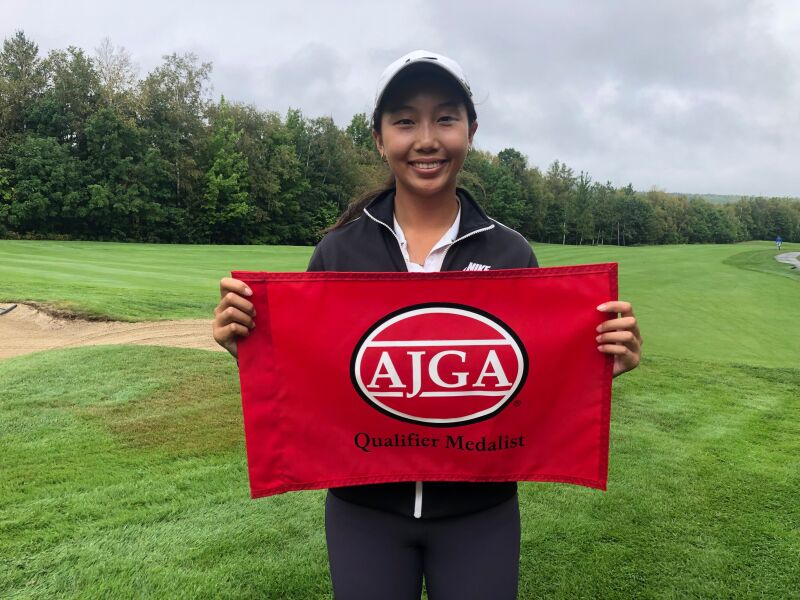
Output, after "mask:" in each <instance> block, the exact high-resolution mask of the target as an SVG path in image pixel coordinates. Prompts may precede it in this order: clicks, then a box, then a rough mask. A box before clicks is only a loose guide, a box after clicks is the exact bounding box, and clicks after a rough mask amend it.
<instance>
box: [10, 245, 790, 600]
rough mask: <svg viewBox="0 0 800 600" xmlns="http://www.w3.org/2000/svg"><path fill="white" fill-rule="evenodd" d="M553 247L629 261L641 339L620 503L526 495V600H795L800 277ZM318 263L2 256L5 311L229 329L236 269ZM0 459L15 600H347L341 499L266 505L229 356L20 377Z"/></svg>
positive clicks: (553, 261)
mask: <svg viewBox="0 0 800 600" xmlns="http://www.w3.org/2000/svg"><path fill="white" fill-rule="evenodd" d="M26 244H32V246H30V248H33V250H28V249H26ZM9 248H10V249H9ZM793 250H799V251H800V246H798V247H796V248H793V247H792V245H789V247H788V248H787V245H784V249H783V251H787V252H790V251H793ZM536 252H537V255H538V257H539V260H540V263H541V264H542V265H543V266H551V265H557V264H578V263H591V262H601V261H617V262H619V263H620V284H621V291H620V296H621V297H623V298H626V299H631V300H632V301H633V302H634V306H635V307H636V311H637V315H638V316H639V318H640V322H641V325H642V331H643V334H644V337H645V340H646V342H645V348H644V349H645V355H644V356H645V358H644V362H643V364H642V365H641V367H640V368H639V369H637V370H636V371H634V372H632V373H629V374H627V375H625V376H623V377H621V378H619V379H617V380H615V383H614V405H613V414H612V427H611V429H612V431H611V455H610V473H609V490H608V492H606V493H601V492H597V491H594V490H588V489H584V488H580V487H576V486H567V485H556V484H531V483H524V484H520V501H521V505H522V515H523V516H522V518H523V541H522V558H521V583H520V585H521V588H520V597H521V598H538V597H554V598H633V597H647V598H684V597H698V598H752V597H763V598H792V597H797V598H800V502H799V501H798V498H799V497H800V368H798V361H797V358H798V356H800V352H798V338H800V335H798V334H800V327H799V326H798V324H797V299H798V298H799V297H800V296H799V295H798V292H800V281H798V279H799V278H797V277H795V272H790V273H789V275H788V276H787V275H786V272H788V271H789V269H790V268H789V266H788V265H779V264H778V263H775V265H776V266H777V270H775V271H774V272H773V265H772V263H774V262H775V261H774V260H773V258H772V256H774V246H771V245H770V244H768V243H766V242H762V243H754V244H745V245H736V246H677V247H643V248H614V247H605V248H575V247H562V246H547V245H536ZM309 254H310V249H306V248H268V247H241V246H239V247H203V246H197V247H192V246H177V247H173V246H166V247H165V246H137V245H124V244H83V243H79V244H76V245H75V247H74V248H73V247H72V244H69V243H46V242H0V300H23V299H35V300H38V301H48V302H53V303H56V304H60V305H61V306H62V307H63V306H64V304H63V303H64V302H66V303H68V304H67V305H68V306H71V307H73V308H78V309H79V310H86V311H89V312H95V314H106V315H112V316H115V317H119V318H126V319H142V318H144V319H150V318H162V317H163V315H164V314H168V316H169V317H170V318H173V317H175V316H191V317H203V316H210V311H211V308H213V305H214V304H215V302H216V296H217V293H216V285H217V280H218V278H219V277H220V276H222V275H223V274H225V273H226V272H227V271H229V270H231V269H239V268H243V269H266V270H300V269H303V268H304V267H305V264H306V262H307V260H308V256H309ZM21 255H28V256H38V259H37V260H35V261H34V262H33V263H32V265H34V266H32V265H31V264H29V266H28V267H27V268H23V267H22V266H21V265H20V264H19V262H18V259H16V258H13V257H16V256H21ZM81 255H83V258H81ZM147 255H150V257H151V261H150V263H147V262H146V261H143V258H144V257H146V256H147ZM9 257H12V258H9ZM59 260H63V261H65V262H63V263H59V262H58V261H59ZM770 261H772V262H770ZM51 262H52V263H53V266H52V267H48V265H49V264H50V263H51ZM58 264H60V265H61V266H60V267H59V266H57V265H58ZM9 265H11V266H9ZM148 265H149V266H148ZM155 265H157V267H156V266H155ZM69 269H72V272H73V273H83V276H82V277H78V276H76V275H73V276H66V275H64V273H65V272H67V271H68V270H69ZM103 269H107V271H105V272H103ZM171 269H172V273H171V274H170V270H171ZM154 274H158V276H155V275H154ZM192 274H194V275H192ZM21 280H25V283H24V284H23V283H20V281H21ZM153 282H155V283H153ZM169 282H172V283H171V284H172V286H173V288H172V291H173V292H174V295H166V296H165V295H162V293H161V288H162V287H163V286H164V285H166V284H167V283H169ZM25 286H28V288H27V289H28V291H27V292H26V293H27V294H28V296H25V297H23V296H19V295H16V294H17V293H18V292H19V290H21V289H23V288H25ZM59 286H60V287H59ZM87 286H88V288H89V289H87ZM118 286H119V287H118ZM208 287H210V289H206V288H208ZM179 290H183V292H184V293H183V294H181V293H180V291H179ZM94 298H98V299H99V300H98V303H97V304H95V305H90V303H91V302H92V301H93V299H94ZM173 305H179V306H180V307H182V308H181V309H180V310H181V311H184V312H182V313H180V314H176V313H168V312H167V311H169V310H172V308H170V307H172V306H173ZM179 312H180V311H179ZM163 318H166V317H163ZM0 343H2V340H0ZM0 453H2V457H3V460H2V469H1V470H0V597H5V596H9V597H15V598H17V597H18V598H40V597H49V596H57V597H90V598H94V597H113V598H117V597H120V598H127V597H143V598H257V597H258V598H329V597H330V593H331V592H330V583H329V580H328V572H327V563H326V554H325V544H324V528H323V506H322V501H323V497H324V493H321V492H299V493H291V494H284V495H282V496H277V497H273V498H267V499H260V500H257V501H252V500H249V495H248V487H247V472H246V460H245V454H244V436H243V432H242V423H241V408H240V400H239V391H238V381H237V375H236V370H235V364H234V363H233V361H232V360H230V359H229V357H227V356H225V355H218V354H214V353H208V352H203V351H192V350H180V349H170V348H145V347H122V346H117V347H95V348H78V349H71V350H62V351H51V352H44V353H39V354H35V355H29V356H22V357H17V358H14V359H8V360H5V361H1V362H0ZM478 542H479V541H478Z"/></svg>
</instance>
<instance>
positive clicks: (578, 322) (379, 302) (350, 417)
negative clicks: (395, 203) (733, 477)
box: [232, 263, 617, 498]
mask: <svg viewBox="0 0 800 600" xmlns="http://www.w3.org/2000/svg"><path fill="white" fill-rule="evenodd" d="M232 275H233V277H235V278H237V279H241V280H243V281H245V282H246V283H247V284H248V285H249V286H250V288H251V289H252V290H253V295H252V297H251V298H250V300H251V301H252V302H253V304H254V305H255V309H256V313H257V317H256V324H257V326H256V328H255V329H253V330H252V331H251V333H250V336H249V337H248V338H245V339H243V340H241V341H240V343H239V372H240V381H241V389H242V403H243V410H244V423H245V437H246V444H247V462H248V470H249V475H250V487H251V492H252V496H253V497H254V498H257V497H260V496H268V495H272V494H278V493H282V492H286V491H290V490H300V489H316V488H328V487H338V486H345V485H359V484H368V483H385V482H393V481H558V482H566V483H574V484H579V485H585V486H589V487H594V488H600V489H605V488H606V480H607V473H608V429H609V414H610V403H611V376H612V370H613V359H612V357H610V356H608V355H605V354H603V353H601V352H599V351H598V350H597V343H596V341H595V337H596V335H597V333H596V331H595V328H596V327H597V325H599V324H600V323H601V322H602V321H603V320H604V319H606V318H607V317H606V316H605V315H604V314H603V313H600V312H599V311H598V310H597V308H596V307H597V305H599V304H600V303H602V302H606V301H608V300H614V299H616V297H617V265H616V264H614V263H608V264H599V265H581V266H574V267H554V268H542V269H512V270H498V271H455V272H442V273H333V272H314V273H252V272H234V273H233V274H232Z"/></svg>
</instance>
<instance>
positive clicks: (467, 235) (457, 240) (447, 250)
mask: <svg viewBox="0 0 800 600" xmlns="http://www.w3.org/2000/svg"><path fill="white" fill-rule="evenodd" d="M490 229H494V225H489V226H488V227H484V228H483V229H476V230H475V231H470V232H469V233H467V234H464V235H462V236H461V237H460V238H456V239H454V240H453V241H452V242H450V245H449V246H448V247H447V248H446V249H445V251H444V255H443V256H442V266H443V267H444V261H445V259H446V258H447V253H448V252H450V248H452V247H453V246H455V245H456V244H457V243H458V242H460V241H461V240H465V239H467V238H468V237H470V236H473V235H475V234H476V233H481V232H484V231H489V230H490ZM392 233H394V232H392Z"/></svg>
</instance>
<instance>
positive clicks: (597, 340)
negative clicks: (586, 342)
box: [594, 335, 601, 343]
mask: <svg viewBox="0 0 800 600" xmlns="http://www.w3.org/2000/svg"><path fill="white" fill-rule="evenodd" d="M600 337H601V336H599V335H598V336H597V337H596V338H594V341H595V342H598V343H599V342H600Z"/></svg>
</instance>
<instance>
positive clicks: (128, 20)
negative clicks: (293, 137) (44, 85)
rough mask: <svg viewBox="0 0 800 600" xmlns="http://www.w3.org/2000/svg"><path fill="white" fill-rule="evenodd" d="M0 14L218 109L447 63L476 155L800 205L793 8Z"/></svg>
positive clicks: (569, 2)
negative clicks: (119, 53) (471, 125)
mask: <svg viewBox="0 0 800 600" xmlns="http://www.w3.org/2000/svg"><path fill="white" fill-rule="evenodd" d="M343 6H344V5H342V4H341V3H333V2H323V1H321V0H320V1H313V2H312V1H305V2H297V3H274V2H270V3H267V4H264V3H255V2H252V3H249V2H231V3H226V4H224V5H223V4H221V3H212V2H207V1H203V0H200V1H197V2H187V1H185V0H182V1H181V2H170V3H164V2H160V3H156V2H153V1H152V0H143V1H141V2H138V3H137V4H136V5H135V6H134V5H125V4H123V5H114V4H103V3H100V2H98V1H94V0H81V1H76V2H71V3H67V4H63V3H61V4H54V3H37V2H3V3H2V6H0V8H1V9H2V11H3V14H4V17H8V18H4V23H3V25H2V26H0V32H1V33H2V34H3V35H4V37H5V36H8V35H10V34H11V33H12V32H13V30H14V29H18V28H22V29H24V30H25V31H26V32H27V33H28V35H29V36H30V37H32V38H33V39H34V40H35V41H37V42H38V43H39V44H40V47H41V49H42V50H43V51H46V50H48V49H50V48H58V47H62V48H63V47H66V46H67V45H69V44H74V45H77V46H80V47H83V48H85V49H87V50H91V49H93V48H94V47H95V46H97V44H98V43H99V42H100V40H101V39H102V38H103V37H105V36H110V37H111V38H112V41H113V42H114V43H115V44H121V45H124V46H126V47H127V48H128V50H129V51H130V52H131V54H132V55H133V58H134V59H135V60H136V61H137V62H138V63H139V64H140V66H141V74H142V75H144V74H145V73H146V72H147V71H148V70H150V69H152V68H153V67H154V66H155V65H156V64H157V63H158V61H159V60H160V56H161V55H162V54H166V53H171V52H184V51H193V52H195V53H196V54H198V56H199V57H200V58H201V59H202V60H210V61H212V62H213V63H214V72H213V75H212V79H213V83H214V90H215V94H216V95H219V94H225V96H226V97H227V98H229V99H231V100H238V101H244V102H249V103H253V104H255V105H256V106H258V107H259V108H262V109H265V110H266V109H269V110H277V111H278V112H281V113H284V112H285V111H286V109H287V108H288V107H290V106H292V107H296V108H300V109H302V110H303V112H304V113H305V114H306V115H307V116H310V117H315V116H320V115H332V116H333V117H334V118H335V119H336V121H337V122H338V123H339V124H340V125H344V124H346V123H347V122H348V121H349V119H350V117H351V116H352V114H354V113H355V112H362V111H363V112H368V111H369V110H370V108H371V102H372V97H373V94H374V85H375V82H376V81H377V78H378V76H379V75H380V72H381V71H382V69H383V68H384V66H385V65H387V64H388V63H389V62H391V61H392V60H394V59H395V58H397V57H398V56H400V55H402V54H403V53H405V52H407V51H409V50H411V49H415V48H425V49H428V50H433V51H437V52H441V53H443V54H447V55H449V56H452V57H453V58H455V59H456V60H458V61H459V62H460V63H461V64H462V65H463V66H464V68H465V70H466V71H467V74H468V76H469V77H470V80H471V83H472V85H473V89H474V90H475V93H476V98H477V100H478V101H479V105H478V114H479V121H480V128H479V132H478V136H477V138H476V142H477V145H478V146H479V147H483V148H486V149H489V150H492V151H494V152H497V151H499V150H500V149H502V148H504V147H508V146H513V147H515V148H518V149H519V150H521V151H522V152H524V153H525V154H527V155H528V156H529V158H530V160H531V163H532V164H535V165H537V166H539V167H541V168H546V167H547V166H548V164H549V163H551V162H552V161H553V160H555V159H559V160H562V161H565V162H566V163H567V164H569V165H570V166H572V167H573V168H574V169H576V170H587V171H589V172H590V173H591V174H592V176H593V177H594V178H595V179H599V180H603V181H605V180H611V181H612V182H613V183H614V184H616V185H625V184H627V183H628V182H631V183H633V184H634V186H635V187H637V188H639V189H648V188H650V187H652V186H656V187H659V188H662V189H668V190H675V191H688V192H713V193H731V194H765V195H795V196H798V195H800V177H798V176H797V174H796V171H797V167H796V165H797V164H798V163H799V162H800V142H798V139H800V136H798V135H797V134H798V131H800V109H798V107H800V5H797V3H795V2H793V1H792V0H781V1H777V0H776V1H767V0H752V1H748V0H694V1H688V0H671V1H670V2H661V3H654V2H653V3H650V2H648V3H644V2H640V1H637V0H616V1H608V2H600V1H596V0H565V1H563V2H530V1H521V0H516V1H504V2H494V3H491V4H487V3H486V2H485V1H483V0H480V1H479V0H469V1H466V0H460V1H456V0H441V1H437V2H421V1H419V0H411V1H410V2H407V3H403V4H402V5H401V4H398V3H394V2H384V1H378V0H371V1H370V0H357V1H355V2H349V3H348V4H347V9H346V10H345V9H344V8H342V7H343Z"/></svg>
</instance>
